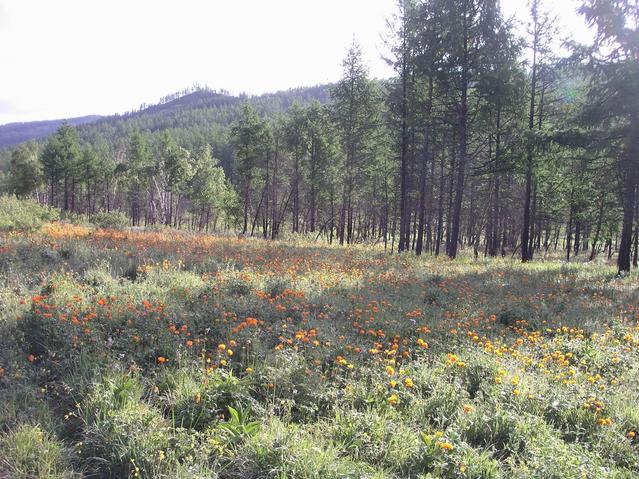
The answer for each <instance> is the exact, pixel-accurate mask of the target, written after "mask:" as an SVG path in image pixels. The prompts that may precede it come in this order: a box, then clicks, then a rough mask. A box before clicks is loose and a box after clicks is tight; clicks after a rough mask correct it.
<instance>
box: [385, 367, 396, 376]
mask: <svg viewBox="0 0 639 479" xmlns="http://www.w3.org/2000/svg"><path fill="white" fill-rule="evenodd" d="M386 374H388V375H389V376H393V375H394V374H395V368H394V367H393V366H386Z"/></svg>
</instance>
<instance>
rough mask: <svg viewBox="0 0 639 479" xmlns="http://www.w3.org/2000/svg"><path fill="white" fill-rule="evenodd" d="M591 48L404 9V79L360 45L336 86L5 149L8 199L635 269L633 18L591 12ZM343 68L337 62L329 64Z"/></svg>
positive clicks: (230, 100)
mask: <svg viewBox="0 0 639 479" xmlns="http://www.w3.org/2000/svg"><path fill="white" fill-rule="evenodd" d="M580 13H581V14H582V15H583V18H584V20H585V22H586V23H587V24H588V25H591V27H592V28H593V30H594V31H595V32H596V38H595V41H594V43H593V44H591V45H578V44H573V43H570V40H569V39H568V40H565V42H564V43H563V44H559V46H558V45H557V44H558V42H557V37H558V35H559V32H558V30H557V28H556V26H555V23H556V21H555V19H553V18H552V17H551V16H549V15H548V14H547V13H545V9H544V7H543V5H540V2H539V1H534V2H532V3H531V5H530V12H529V16H530V21H529V24H528V25H527V30H526V35H524V36H523V37H522V36H521V35H517V34H516V33H515V28H514V25H513V23H512V22H511V21H509V20H508V19H506V18H504V17H503V15H502V13H501V11H500V5H499V2H496V1H457V2H456V1H444V0H442V1H423V2H418V1H405V2H404V1H402V2H400V3H399V5H398V11H397V13H396V15H395V16H394V18H392V19H389V32H388V33H387V35H386V41H387V43H388V51H389V58H388V59H387V60H388V62H390V63H391V64H392V66H393V67H394V69H395V71H396V76H395V77H394V78H390V79H388V80H373V79H371V78H370V77H369V76H368V74H367V68H366V65H364V64H363V61H362V52H361V51H360V48H359V47H358V45H357V43H355V42H354V43H353V45H352V46H351V48H350V49H349V50H348V53H347V54H346V56H345V58H344V59H343V60H342V65H343V73H342V78H341V79H340V80H339V81H338V82H337V83H336V84H333V85H327V86H318V87H314V88H307V89H303V88H300V89H298V90H292V91H288V92H281V93H279V94H274V95H263V96H261V97H252V98H248V97H246V98H244V99H242V98H237V97H232V96H230V95H228V94H225V92H222V93H217V92H215V91H211V90H208V89H205V88H199V87H196V88H192V89H187V90H185V91H183V92H180V93H178V94H175V95H169V96H167V97H166V98H164V99H162V101H161V102H160V104H158V105H155V106H151V107H146V106H145V105H143V106H142V107H141V110H139V111H138V112H132V113H129V114H127V115H123V116H120V117H108V118H106V119H102V120H98V121H97V122H93V123H88V124H85V125H81V126H79V127H77V128H74V127H71V126H70V125H68V124H65V125H62V126H60V127H59V128H58V130H57V132H56V133H55V134H52V135H51V136H50V137H49V138H47V139H44V140H41V141H40V142H38V143H26V144H22V145H19V146H17V147H14V148H10V150H11V151H7V150H5V152H4V157H5V159H6V160H8V169H7V171H6V175H5V181H4V189H5V190H6V191H9V192H12V193H15V194H16V195H18V196H32V197H37V199H38V200H39V201H40V202H42V203H46V204H49V205H51V206H56V207H60V208H62V209H64V210H65V211H66V210H69V211H73V212H77V213H84V214H88V215H93V214H95V213H96V212H99V211H107V212H109V211H112V210H118V211H122V212H125V213H126V214H127V215H128V216H129V219H130V222H131V225H133V226H140V225H156V224H166V225H173V226H175V227H180V228H190V229H197V230H207V231H210V230H212V229H214V230H218V229H225V230H228V229H232V230H234V231H238V232H241V233H243V234H249V235H252V236H254V235H259V236H263V237H265V238H273V239H275V238H277V237H278V236H279V235H281V233H283V232H292V233H308V234H314V235H316V236H317V237H318V238H323V239H325V240H326V241H329V242H338V243H339V244H351V243H359V242H377V243H383V244H384V245H385V247H386V248H387V249H389V250H390V251H400V252H401V251H414V252H415V253H416V254H418V255H419V254H424V253H425V254H434V255H439V254H445V255H448V256H449V257H451V258H454V257H455V256H457V253H458V251H459V249H460V248H471V249H472V250H473V252H474V254H475V255H488V256H497V255H502V256H504V255H509V256H510V255H514V256H517V257H520V258H521V259H522V260H523V261H530V260H533V259H534V258H535V257H545V256H547V255H548V254H549V251H553V252H555V251H562V252H563V253H562V254H563V256H564V257H565V258H566V259H567V260H570V258H571V257H575V256H577V257H587V258H589V259H593V258H595V257H596V256H597V255H608V257H611V256H612V255H615V254H618V267H619V271H628V270H629V269H630V266H631V264H633V265H634V266H635V267H636V264H637V238H638V236H637V219H636V217H637V215H636V211H635V210H636V209H637V193H636V190H637V182H638V173H637V171H638V169H639V167H638V165H637V161H638V160H637V150H638V148H639V146H638V145H637V141H638V138H639V134H638V129H639V126H638V125H637V121H636V120H637V111H638V105H637V95H636V94H635V93H636V91H637V86H638V82H639V76H638V72H637V68H638V65H637V45H636V42H637V40H636V36H637V30H636V22H637V17H636V15H637V12H636V7H635V6H633V4H632V2H625V1H620V2H617V1H612V0H611V1H594V0H593V1H586V2H584V4H583V5H582V7H581V8H580ZM336 61H339V59H336Z"/></svg>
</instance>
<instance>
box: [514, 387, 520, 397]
mask: <svg viewBox="0 0 639 479" xmlns="http://www.w3.org/2000/svg"><path fill="white" fill-rule="evenodd" d="M513 394H514V395H515V396H519V395H520V394H521V391H520V390H519V389H515V390H514V391H513Z"/></svg>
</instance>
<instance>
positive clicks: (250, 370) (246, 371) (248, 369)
mask: <svg viewBox="0 0 639 479" xmlns="http://www.w3.org/2000/svg"><path fill="white" fill-rule="evenodd" d="M244 372H245V373H246V374H251V373H252V372H253V368H246V369H245V370H244Z"/></svg>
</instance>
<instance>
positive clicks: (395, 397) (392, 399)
mask: <svg viewBox="0 0 639 479" xmlns="http://www.w3.org/2000/svg"><path fill="white" fill-rule="evenodd" d="M398 402H399V396H398V395H397V394H391V395H390V396H389V398H388V404H390V405H391V406H395V405H396V404H397V403H398Z"/></svg>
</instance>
